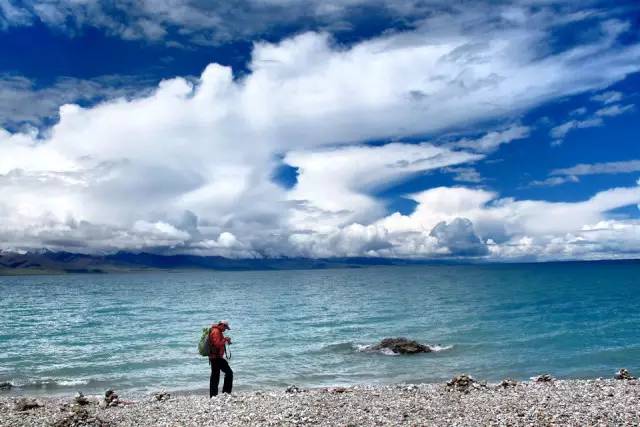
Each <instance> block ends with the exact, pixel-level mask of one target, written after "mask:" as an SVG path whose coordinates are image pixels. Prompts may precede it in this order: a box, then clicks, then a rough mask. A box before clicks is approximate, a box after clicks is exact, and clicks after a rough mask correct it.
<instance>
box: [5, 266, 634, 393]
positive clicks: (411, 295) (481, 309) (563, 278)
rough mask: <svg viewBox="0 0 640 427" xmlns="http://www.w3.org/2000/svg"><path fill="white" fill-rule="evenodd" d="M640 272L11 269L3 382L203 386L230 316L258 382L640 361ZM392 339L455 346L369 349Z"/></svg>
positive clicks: (567, 371)
mask: <svg viewBox="0 0 640 427" xmlns="http://www.w3.org/2000/svg"><path fill="white" fill-rule="evenodd" d="M639 277H640V263H635V264H633V263H575V264H574V263H570V264H544V265H542V264H539V265H534V264H530V265H485V266H420V267H375V268H366V269H354V270H315V271H269V272H263V271H261V272H194V273H152V274H123V275H68V276H32V277H0V382H2V381H10V382H12V383H13V384H15V385H17V386H18V387H15V388H14V389H13V390H12V391H11V392H10V393H31V394H34V393H39V392H44V393H58V392H60V393H68V392H73V391H76V390H82V391H84V392H102V391H104V389H106V388H107V387H113V388H115V389H116V390H118V391H124V392H131V393H134V392H143V391H153V390H158V389H160V388H165V389H168V390H201V389H205V388H206V387H207V386H208V369H209V367H208V364H207V361H206V359H205V358H202V357H200V356H198V354H197V352H196V347H197V340H198V338H199V334H200V330H201V328H202V327H203V326H205V325H207V324H209V323H211V322H212V321H214V320H217V319H219V318H225V319H229V321H230V322H231V326H232V328H233V329H232V331H230V335H231V337H232V338H233V345H232V346H231V348H230V349H231V353H232V359H231V366H232V367H233V369H234V371H235V379H236V386H237V389H244V390H246V389H269V388H276V387H283V386H286V385H289V384H297V385H300V386H309V387H310V386H328V385H345V384H357V383H398V382H434V381H442V380H445V379H449V378H450V377H451V376H453V375H454V374H457V373H462V372H466V373H470V374H472V375H474V376H475V377H478V378H482V379H486V380H500V379H502V378H504V377H513V378H516V379H526V378H529V377H531V376H533V375H537V374H540V373H547V372H549V373H551V374H553V375H554V376H556V377H559V378H575V377H581V378H582V377H598V376H603V377H611V376H612V375H613V373H614V371H615V370H616V369H618V368H620V367H626V368H628V369H630V370H631V371H632V373H633V372H634V371H635V372H636V373H640V312H639V310H638V308H639V307H640V280H639ZM387 336H407V337H411V338H414V339H417V340H419V341H422V342H426V343H428V344H432V345H436V344H438V345H440V347H441V348H442V350H441V351H438V352H435V353H430V354H424V355H416V356H389V355H384V354H380V353H370V352H363V351H360V350H361V349H362V347H363V346H366V345H367V344H372V343H374V342H376V341H377V340H379V339H381V338H384V337H387ZM5 393H6V392H5Z"/></svg>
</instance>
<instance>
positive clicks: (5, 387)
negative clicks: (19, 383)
mask: <svg viewBox="0 0 640 427" xmlns="http://www.w3.org/2000/svg"><path fill="white" fill-rule="evenodd" d="M12 387H13V384H11V383H10V382H8V381H7V382H4V383H0V390H11V388H12Z"/></svg>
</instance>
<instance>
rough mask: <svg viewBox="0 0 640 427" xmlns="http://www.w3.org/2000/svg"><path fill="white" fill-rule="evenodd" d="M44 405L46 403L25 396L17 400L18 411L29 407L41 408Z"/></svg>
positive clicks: (26, 409)
mask: <svg viewBox="0 0 640 427" xmlns="http://www.w3.org/2000/svg"><path fill="white" fill-rule="evenodd" d="M42 406H44V405H43V404H42V403H40V402H38V401H37V400H35V399H29V398H26V397H23V398H22V399H20V400H18V401H17V402H16V411H20V412H22V411H28V410H29V409H35V408H40V407H42Z"/></svg>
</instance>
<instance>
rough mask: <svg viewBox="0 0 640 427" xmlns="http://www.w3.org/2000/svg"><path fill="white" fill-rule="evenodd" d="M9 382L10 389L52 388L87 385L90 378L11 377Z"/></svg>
mask: <svg viewBox="0 0 640 427" xmlns="http://www.w3.org/2000/svg"><path fill="white" fill-rule="evenodd" d="M7 382H8V383H9V384H11V387H10V388H9V390H11V389H24V390H35V389H44V390H54V389H57V388H65V387H73V386H79V385H89V383H90V382H91V381H90V380H84V379H80V378H43V379H32V380H20V379H12V380H9V381H7Z"/></svg>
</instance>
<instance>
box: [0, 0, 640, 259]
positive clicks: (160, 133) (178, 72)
mask: <svg viewBox="0 0 640 427" xmlns="http://www.w3.org/2000/svg"><path fill="white" fill-rule="evenodd" d="M639 29H640V4H638V3H637V2H636V1H635V0H630V1H616V2H609V1H598V0H584V1H580V2H576V1H570V0H512V1H499V0H495V1H463V0H458V1H455V0H453V1H452V0H447V1H444V0H403V1H399V0H342V1H339V0H239V1H236V2H212V1H202V0H170V1H169V0H154V1H148V0H141V1H140V0H138V1H131V0H123V1H119V2H112V1H101V0H43V1H32V0H22V1H17V0H0V250H1V251H33V250H42V249H46V250H52V251H69V252H76V253H90V254H105V253H113V252H117V251H133V252H142V251H144V252H154V253H160V254H183V253H184V254H196V255H216V256H225V257H234V258H260V257H311V258H317V257H321V258H323V257H356V256H358V257H359V256H365V257H393V258H416V259H462V260H465V259H467V260H473V261H474V262H482V261H551V260H574V259H587V260H588V259H620V258H638V257H640V141H639V140H638V139H639V136H640V124H639V123H640V31H639Z"/></svg>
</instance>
